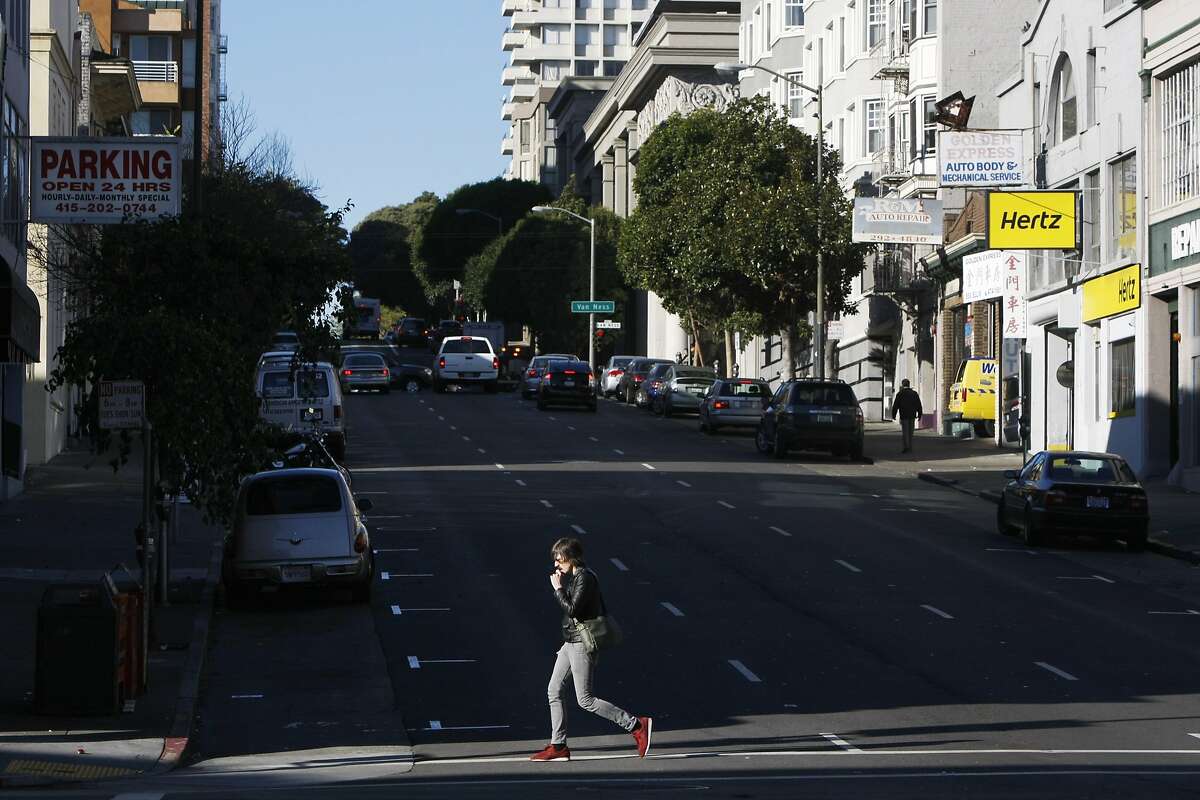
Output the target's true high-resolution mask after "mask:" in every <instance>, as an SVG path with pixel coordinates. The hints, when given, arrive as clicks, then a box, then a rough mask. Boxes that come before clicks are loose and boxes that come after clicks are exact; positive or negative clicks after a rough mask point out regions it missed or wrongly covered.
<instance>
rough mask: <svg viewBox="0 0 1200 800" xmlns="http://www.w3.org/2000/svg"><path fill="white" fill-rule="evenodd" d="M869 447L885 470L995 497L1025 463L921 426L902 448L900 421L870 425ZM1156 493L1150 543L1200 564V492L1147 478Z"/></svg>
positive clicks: (1007, 452) (986, 444)
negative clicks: (1008, 474)
mask: <svg viewBox="0 0 1200 800" xmlns="http://www.w3.org/2000/svg"><path fill="white" fill-rule="evenodd" d="M866 451H867V454H868V455H869V456H871V457H872V458H874V460H875V464H876V465H877V466H879V467H881V468H883V469H885V470H887V469H891V470H894V471H901V472H904V471H907V472H908V473H910V474H912V475H913V476H915V477H916V478H918V479H920V480H923V481H928V482H930V483H935V484H938V485H940V486H945V487H947V488H949V489H954V490H956V491H960V492H963V493H965V494H970V495H974V496H975V497H979V498H981V499H983V500H987V501H989V502H992V503H995V502H998V501H999V499H1000V492H1001V490H1002V488H1003V486H1004V484H1005V478H1004V471H1005V470H1009V469H1020V468H1021V464H1022V460H1021V451H1020V450H1017V449H1014V448H998V447H996V445H995V443H994V442H992V441H991V440H990V439H988V440H980V439H954V438H951V437H948V436H939V435H937V434H936V433H934V432H933V431H917V433H916V436H915V438H914V441H913V452H912V453H905V454H902V453H900V430H899V426H898V425H895V424H892V423H871V424H868V426H867V446H866ZM1144 485H1145V487H1146V494H1147V495H1148V496H1149V499H1150V544H1149V547H1148V549H1150V550H1153V551H1154V552H1156V553H1160V554H1162V555H1166V556H1171V557H1173V558H1179V559H1182V560H1184V561H1190V562H1192V563H1193V564H1200V495H1197V494H1192V493H1189V492H1185V491H1183V490H1181V489H1179V488H1177V487H1175V486H1170V485H1168V484H1167V483H1166V482H1165V481H1162V480H1149V481H1146V482H1145V484H1144Z"/></svg>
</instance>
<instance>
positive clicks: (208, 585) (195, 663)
mask: <svg viewBox="0 0 1200 800" xmlns="http://www.w3.org/2000/svg"><path fill="white" fill-rule="evenodd" d="M222 553H223V551H222V548H221V543H220V542H217V543H215V544H214V545H213V554H212V557H211V558H210V559H209V562H208V577H207V578H206V579H205V581H204V592H203V594H202V595H201V596H200V610H199V611H198V612H197V613H196V621H195V623H194V624H193V626H192V641H191V644H190V646H189V648H188V660H187V664H186V665H185V666H184V668H183V677H182V678H180V680H179V695H178V697H177V698H176V700H175V718H174V719H173V720H172V721H171V728H170V730H169V731H168V732H167V735H166V736H165V737H164V738H163V749H162V753H160V754H159V756H158V762H157V763H156V764H155V765H154V766H153V767H151V768H150V769H148V770H146V773H145V774H146V775H162V774H164V773H166V772H170V771H171V770H173V769H175V768H176V767H177V766H179V764H180V762H181V761H182V760H183V755H184V753H185V752H186V750H187V747H188V744H189V742H190V740H191V735H192V722H193V720H194V719H195V718H196V706H197V705H198V704H199V702H200V678H201V676H202V675H203V673H204V657H205V656H206V655H207V654H208V632H209V628H210V627H211V624H212V617H213V608H214V607H215V605H216V593H217V584H218V583H220V581H221V557H222Z"/></svg>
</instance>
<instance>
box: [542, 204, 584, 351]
mask: <svg viewBox="0 0 1200 800" xmlns="http://www.w3.org/2000/svg"><path fill="white" fill-rule="evenodd" d="M553 211H559V212H561V213H563V214H567V215H569V216H572V217H574V218H575V219H577V220H579V221H580V222H586V223H587V224H588V225H590V226H591V227H592V255H591V260H590V263H589V266H588V303H589V304H591V303H594V302H595V301H596V220H594V219H588V218H587V217H585V216H582V215H580V214H576V213H575V212H574V211H568V210H567V209H565V208H559V207H558V206H534V207H533V213H535V214H548V213H550V212H553ZM595 331H596V312H595V311H589V312H588V337H587V339H588V366H590V367H591V368H592V369H593V370H595V369H596V337H595V336H594V334H595Z"/></svg>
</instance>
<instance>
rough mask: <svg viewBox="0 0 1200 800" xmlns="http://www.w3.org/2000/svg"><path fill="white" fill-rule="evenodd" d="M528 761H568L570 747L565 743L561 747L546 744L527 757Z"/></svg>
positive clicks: (569, 758)
mask: <svg viewBox="0 0 1200 800" xmlns="http://www.w3.org/2000/svg"><path fill="white" fill-rule="evenodd" d="M529 760H530V761H570V760H571V749H570V748H569V747H567V746H566V745H565V744H564V745H562V746H561V747H555V746H554V745H552V744H548V745H546V746H545V747H544V748H542V749H541V750H539V751H538V752H536V753H534V754H533V755H531V756H530V757H529Z"/></svg>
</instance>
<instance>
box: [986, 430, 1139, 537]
mask: <svg viewBox="0 0 1200 800" xmlns="http://www.w3.org/2000/svg"><path fill="white" fill-rule="evenodd" d="M1004 477H1005V478H1006V479H1007V480H1008V483H1007V484H1006V485H1005V486H1004V492H1003V494H1002V495H1001V497H1000V504H999V506H998V507H997V509H996V527H997V528H998V529H999V530H1000V532H1001V533H1004V534H1008V533H1012V532H1013V531H1019V532H1020V535H1021V539H1022V540H1023V541H1024V542H1025V544H1026V545H1027V546H1029V547H1034V546H1036V545H1037V544H1039V543H1040V542H1041V541H1042V539H1043V537H1044V536H1045V534H1047V533H1050V532H1056V533H1066V534H1084V535H1089V536H1103V537H1107V538H1110V539H1120V540H1123V541H1124V542H1125V546H1126V547H1127V548H1128V549H1129V550H1132V551H1135V552H1136V551H1141V550H1144V549H1145V547H1146V536H1147V531H1148V526H1149V524H1150V507H1149V503H1148V501H1147V499H1146V490H1145V488H1143V486H1142V484H1141V482H1140V481H1138V479H1137V475H1135V474H1134V472H1133V470H1132V469H1131V468H1130V466H1129V464H1128V463H1126V461H1125V459H1123V458H1121V456H1119V455H1115V454H1113V453H1090V452H1082V451H1068V452H1057V451H1056V452H1050V451H1042V452H1040V453H1036V454H1034V455H1033V456H1032V457H1031V458H1030V459H1029V461H1027V462H1026V463H1025V466H1024V467H1023V468H1022V469H1021V470H1020V471H1019V472H1018V471H1016V470H1008V471H1007V472H1005V473H1004Z"/></svg>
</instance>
